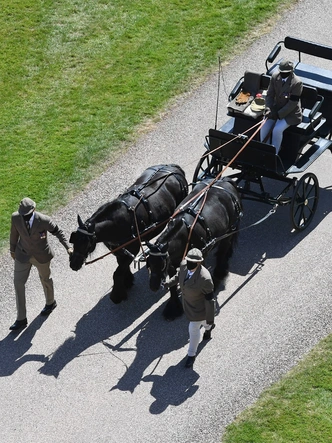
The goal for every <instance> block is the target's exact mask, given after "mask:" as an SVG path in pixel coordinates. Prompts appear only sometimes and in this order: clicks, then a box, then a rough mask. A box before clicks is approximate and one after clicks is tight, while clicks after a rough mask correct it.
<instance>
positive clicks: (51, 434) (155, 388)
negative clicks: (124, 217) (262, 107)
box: [0, 0, 332, 443]
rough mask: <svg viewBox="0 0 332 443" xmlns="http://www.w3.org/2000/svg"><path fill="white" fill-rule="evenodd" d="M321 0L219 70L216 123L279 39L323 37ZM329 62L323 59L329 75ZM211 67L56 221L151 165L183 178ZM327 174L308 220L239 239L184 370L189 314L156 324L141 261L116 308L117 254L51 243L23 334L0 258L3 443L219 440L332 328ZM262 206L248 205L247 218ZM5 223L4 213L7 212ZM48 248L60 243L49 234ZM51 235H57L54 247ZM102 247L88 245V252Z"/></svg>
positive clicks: (269, 226) (34, 283) (197, 142)
mask: <svg viewBox="0 0 332 443" xmlns="http://www.w3.org/2000/svg"><path fill="white" fill-rule="evenodd" d="M331 12H332V6H331V3H330V1H329V0H321V1H320V2H319V7H317V2H314V1H313V0H303V1H299V2H298V4H297V6H296V7H295V8H294V9H293V10H291V11H287V12H285V14H284V16H282V17H281V18H280V20H279V21H278V22H277V23H276V25H275V27H273V29H271V33H269V34H268V35H265V36H262V37H261V38H259V39H258V40H257V41H256V42H255V43H254V44H253V45H252V46H251V47H250V48H248V50H247V51H246V52H245V53H244V54H243V55H241V57H236V58H234V59H233V60H231V61H230V63H229V64H228V65H227V66H225V67H224V68H223V79H224V84H222V88H221V97H220V103H219V105H220V110H219V120H218V125H221V124H222V123H223V122H225V121H226V120H227V116H226V104H227V97H226V96H225V94H224V93H223V88H224V87H225V89H226V91H230V90H231V88H232V87H233V85H234V84H235V82H236V81H237V80H238V79H239V78H240V77H241V76H242V75H243V73H244V71H245V70H246V69H249V70H258V71H261V72H263V71H264V62H265V57H266V56H267V54H268V53H269V52H270V50H271V49H272V47H273V46H274V44H275V43H276V42H277V41H279V40H282V39H283V38H284V37H285V36H286V35H292V36H297V37H301V38H305V39H308V40H311V41H316V42H321V43H327V44H328V43H329V42H330V35H331V25H330V16H331V14H330V13H331ZM331 63H332V62H329V61H322V65H324V66H326V67H328V68H330V69H331V68H332V67H331ZM216 96H217V73H215V74H213V75H211V77H210V78H209V79H207V81H206V82H205V83H204V84H203V85H202V86H201V87H199V88H198V89H196V90H195V91H193V92H192V93H190V94H188V95H187V96H185V97H182V98H180V99H179V100H178V102H177V103H176V105H175V106H174V107H172V109H171V110H170V111H169V113H168V114H167V115H165V116H164V117H163V119H162V121H161V122H160V123H158V124H156V125H155V127H154V128H152V129H151V131H150V132H149V133H148V134H146V135H144V136H143V137H141V138H140V139H139V140H138V141H137V143H135V144H134V145H133V146H132V147H131V148H130V149H129V150H128V152H127V153H126V154H125V155H124V156H123V157H122V158H121V159H120V160H119V161H118V162H117V163H116V164H115V165H114V166H112V167H110V168H109V169H108V170H107V171H106V172H105V173H104V174H103V175H102V176H101V177H100V178H98V179H97V180H95V181H93V182H91V183H90V184H89V185H88V186H87V187H86V189H85V190H84V191H83V192H81V193H80V194H79V195H78V196H77V197H76V198H75V199H74V200H73V201H72V202H70V203H69V204H68V205H67V206H66V207H64V208H63V209H62V210H61V211H59V212H57V213H56V214H54V219H55V220H56V221H57V222H58V223H59V225H60V226H61V227H62V228H63V229H64V231H65V232H66V234H67V235H68V237H69V235H70V232H71V231H73V230H75V229H76V217H77V214H80V215H81V216H82V218H83V219H86V218H87V217H88V216H90V215H91V214H92V213H93V212H94V211H95V210H96V209H97V208H98V207H99V206H100V205H101V204H102V203H104V202H105V201H108V200H110V199H112V198H114V197H115V196H117V195H118V194H119V193H120V192H122V191H123V190H124V189H125V188H126V186H128V185H130V184H131V183H132V182H133V181H134V180H135V179H136V177H137V176H138V175H139V173H140V172H141V171H143V170H144V169H145V168H146V167H148V166H150V165H152V164H160V163H178V164H180V165H181V166H182V167H183V168H184V169H185V171H186V173H187V177H188V180H189V181H190V180H191V177H192V174H193V171H194V168H195V165H196V163H197V161H198V159H199V157H200V155H201V154H202V153H203V152H204V147H203V143H204V137H205V135H206V134H207V131H208V129H209V128H210V127H214V118H215V106H216ZM331 169H332V157H331V154H330V153H329V152H327V153H325V154H323V155H322V156H321V158H319V159H318V160H317V161H316V162H315V164H314V165H313V166H312V167H311V168H310V171H311V172H314V173H316V174H317V176H318V178H319V181H320V201H319V206H318V210H317V213H316V215H315V218H314V220H313V222H312V224H311V225H310V226H309V227H308V229H307V230H305V231H304V232H303V233H300V234H298V233H292V232H291V226H290V221H289V207H284V208H280V209H279V210H278V211H277V213H276V214H275V215H273V216H272V217H270V218H269V219H268V220H266V221H265V222H264V223H262V224H260V225H258V226H255V227H254V228H251V229H248V230H246V231H244V232H243V233H242V234H241V236H240V238H239V242H238V246H237V249H236V252H235V254H234V256H233V258H232V261H231V272H230V275H229V277H228V279H227V282H226V287H225V289H224V290H222V291H220V293H219V295H218V304H219V308H220V309H219V313H218V316H217V318H216V325H217V326H216V328H215V330H214V331H213V339H212V340H211V341H210V342H208V343H205V344H204V345H201V347H200V353H199V355H198V357H197V359H196V362H195V365H194V368H193V370H188V369H185V368H184V367H183V365H184V358H185V355H186V349H187V321H186V319H185V318H180V319H177V320H176V321H174V322H170V323H168V322H165V321H164V320H163V318H162V315H161V312H162V308H163V305H164V303H165V301H166V300H167V295H165V294H164V293H163V292H161V291H160V293H157V294H154V293H151V292H150V290H149V289H148V275H147V271H146V268H145V267H142V268H141V269H140V270H136V279H135V286H134V288H133V289H132V291H131V293H130V296H129V299H128V300H127V301H126V302H124V303H122V304H120V305H113V304H112V303H111V302H110V300H109V298H108V296H107V293H108V291H109V290H110V288H111V286H112V273H113V271H114V269H115V259H114V257H111V256H110V257H107V258H105V259H104V260H102V261H99V262H97V263H95V264H93V265H90V266H86V267H85V268H84V269H82V270H80V271H79V272H73V271H72V270H71V269H70V268H69V266H68V257H67V255H66V252H65V250H64V249H63V248H62V247H61V245H59V244H57V243H56V242H55V241H54V242H53V243H54V247H55V250H56V258H55V259H54V260H53V276H54V279H55V285H56V299H57V302H58V307H57V308H56V310H55V311H54V312H53V313H52V314H51V315H50V317H49V318H47V319H46V320H44V319H43V318H41V317H40V316H39V312H40V310H41V309H42V307H43V305H44V298H43V294H42V291H41V286H40V283H39V281H38V276H37V274H36V272H32V274H31V278H30V280H29V283H28V289H27V299H28V301H27V303H28V320H29V327H28V328H27V329H25V330H24V331H23V332H22V333H21V334H18V335H17V334H16V335H15V334H12V333H9V331H8V327H9V326H10V324H11V323H12V322H13V321H14V319H15V300H14V291H13V286H12V270H13V263H12V260H11V259H10V257H9V255H7V254H6V255H4V256H2V257H0V266H1V276H0V279H1V285H0V301H1V304H0V310H1V315H0V334H1V337H0V355H1V359H0V390H1V398H0V409H1V415H0V417H1V418H0V424H1V437H0V441H1V442H4V443H14V442H15V443H21V442H34V443H38V442H43V443H45V442H47V443H48V442H52V443H62V442H66V443H71V442H80V443H91V442H96V443H113V442H114V443H128V442H135V443H141V442H142V443H143V442H144V443H157V442H163V443H166V442H172V443H176V442H181V443H196V442H204V443H216V442H218V441H220V439H221V436H222V433H223V431H224V429H225V426H226V425H227V424H229V423H230V422H232V420H233V419H234V418H235V417H236V416H237V415H238V414H239V413H240V412H241V411H242V410H243V409H244V408H246V407H247V406H248V405H250V404H252V403H253V402H254V401H255V400H256V399H257V397H258V396H259V394H260V393H261V392H262V390H263V389H264V388H266V387H267V386H269V385H270V384H271V383H273V382H274V381H276V380H278V379H279V378H280V377H281V376H282V375H283V374H285V373H286V372H287V371H288V370H289V369H290V368H292V367H293V366H294V365H295V364H296V363H297V362H298V361H299V360H300V359H301V358H302V357H303V355H304V354H306V353H307V352H308V351H309V350H310V349H311V348H312V347H313V346H314V345H315V344H316V343H317V342H318V341H319V340H320V339H322V338H323V337H325V336H327V335H328V334H329V333H331V329H332V327H331V280H332V277H331V272H330V270H331V246H330V245H331V244H332V238H331V237H332V234H331V232H332V220H331V216H330V211H331V195H330V193H331ZM268 209H269V208H267V207H265V206H264V205H258V204H250V203H246V204H245V216H244V224H249V223H250V222H252V221H254V220H257V219H258V218H260V217H261V216H263V215H265V214H266V212H267V211H268ZM8 216H10V214H8ZM54 240H56V239H54ZM52 241H53V239H52ZM103 252H105V248H103V247H102V246H98V248H97V250H96V252H95V253H94V255H93V257H97V256H98V255H100V254H102V253H103Z"/></svg>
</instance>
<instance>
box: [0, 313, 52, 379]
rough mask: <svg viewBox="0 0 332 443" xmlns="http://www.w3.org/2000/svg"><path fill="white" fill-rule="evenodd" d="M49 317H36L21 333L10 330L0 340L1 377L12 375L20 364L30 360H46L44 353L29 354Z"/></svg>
mask: <svg viewBox="0 0 332 443" xmlns="http://www.w3.org/2000/svg"><path fill="white" fill-rule="evenodd" d="M46 319H47V317H40V316H38V317H36V318H35V319H34V320H33V321H32V322H31V323H30V324H29V325H28V327H27V328H26V329H24V330H23V331H22V332H21V333H19V334H18V333H17V332H14V331H13V332H10V333H9V334H8V335H7V337H5V338H4V339H3V340H1V341H0V355H1V358H0V377H8V376H10V375H12V374H13V373H14V372H15V371H16V370H17V369H18V368H19V367H20V366H22V365H24V363H27V362H29V361H40V362H46V361H47V357H46V356H45V355H43V354H27V355H25V354H26V353H27V352H28V351H29V349H30V348H31V346H32V339H33V337H34V335H35V334H36V332H37V331H38V329H39V328H40V327H41V326H42V324H43V323H44V321H45V320H46Z"/></svg>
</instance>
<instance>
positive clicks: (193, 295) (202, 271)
mask: <svg viewBox="0 0 332 443" xmlns="http://www.w3.org/2000/svg"><path fill="white" fill-rule="evenodd" d="M202 262H203V255H202V252H201V251H200V250H199V249H197V248H193V249H191V250H190V251H189V252H188V254H187V256H186V258H185V260H183V261H182V262H181V264H180V268H179V270H178V272H177V273H176V274H175V275H174V277H172V278H171V279H170V280H169V281H168V283H167V284H166V285H167V286H168V287H171V286H174V285H176V284H179V285H180V289H181V292H182V304H183V310H184V313H185V314H186V317H187V318H188V320H189V348H188V356H187V360H186V363H185V366H186V367H187V368H190V367H192V366H193V364H194V361H195V358H196V352H197V348H198V344H199V341H200V338H201V332H200V329H201V327H202V326H203V328H204V329H205V332H204V335H203V340H209V339H210V338H211V331H212V329H213V328H214V326H215V325H214V314H215V299H214V294H213V290H214V285H213V280H212V277H211V274H210V272H209V271H208V270H207V269H206V268H205V267H204V266H203V265H202Z"/></svg>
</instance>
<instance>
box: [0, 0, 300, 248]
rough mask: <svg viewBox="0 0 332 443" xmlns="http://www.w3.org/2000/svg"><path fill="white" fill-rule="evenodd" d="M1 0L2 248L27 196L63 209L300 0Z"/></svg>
mask: <svg viewBox="0 0 332 443" xmlns="http://www.w3.org/2000/svg"><path fill="white" fill-rule="evenodd" d="M0 1H1V8H0V24H1V26H0V37H1V43H2V46H1V53H0V96H1V107H0V137H1V138H0V140H1V142H0V156H1V169H0V183H1V193H0V248H1V246H4V245H5V244H6V246H7V244H8V232H9V227H10V214H11V213H12V212H13V211H15V210H17V207H18V203H19V201H20V200H21V199H22V197H24V196H30V197H31V198H33V199H34V200H35V201H37V202H38V210H40V211H46V212H47V213H50V214H51V213H52V212H54V211H55V210H56V209H57V208H58V207H59V206H61V205H62V204H64V203H66V202H67V201H68V200H69V199H70V198H71V197H72V196H73V195H74V192H77V191H78V190H80V189H81V188H82V187H83V186H84V185H85V184H86V183H87V181H88V180H90V179H91V178H93V177H94V176H96V175H98V174H100V173H101V171H102V170H103V169H105V168H106V167H108V166H109V165H110V164H111V162H112V161H114V159H115V158H116V157H117V156H118V155H119V154H120V153H121V152H123V150H124V149H125V148H126V146H128V144H129V143H130V142H132V141H133V138H134V134H135V133H140V132H141V131H142V130H144V127H145V126H146V125H147V123H148V122H149V121H151V119H157V118H158V116H159V115H161V113H162V111H163V110H165V108H166V107H167V105H168V104H169V103H170V100H171V98H172V97H175V96H176V95H178V94H179V93H183V92H184V91H186V90H188V89H189V88H190V87H192V85H193V84H196V85H197V84H198V82H200V81H203V80H204V77H205V76H206V75H207V73H209V72H211V70H212V69H216V66H217V61H218V55H219V54H220V55H221V57H222V60H223V61H225V60H226V59H227V58H228V57H230V55H232V54H234V51H235V50H239V49H240V48H244V46H245V45H249V44H250V42H251V41H252V39H253V38H254V37H255V36H252V37H251V38H248V30H249V29H250V27H251V23H256V22H257V20H256V19H257V17H260V22H261V23H264V32H267V31H268V29H267V26H266V24H267V23H268V18H269V17H272V18H273V17H274V16H275V13H276V11H278V10H282V11H283V12H284V10H285V6H288V5H291V4H293V3H295V2H296V0H282V1H280V0H200V1H197V0H135V1H133V2H128V1H127V0H126V1H123V0H117V2H110V1H106V0H85V1H77V0H62V1H57V0H52V1H51V0H34V1H32V0H13V1H11V2H5V1H3V0H0ZM244 17H245V20H244ZM255 32H256V35H257V29H256V30H255ZM244 36H245V37H244Z"/></svg>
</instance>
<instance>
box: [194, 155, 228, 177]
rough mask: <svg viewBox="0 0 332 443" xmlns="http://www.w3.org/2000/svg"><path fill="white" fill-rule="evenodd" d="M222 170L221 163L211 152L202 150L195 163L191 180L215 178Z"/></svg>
mask: <svg viewBox="0 0 332 443" xmlns="http://www.w3.org/2000/svg"><path fill="white" fill-rule="evenodd" d="M221 170H222V164H221V163H219V162H218V161H217V160H216V159H215V158H214V157H213V156H212V155H211V154H209V153H208V152H206V151H205V152H204V154H203V155H202V157H201V158H200V159H199V162H198V163H197V166H196V169H195V172H194V176H193V182H194V183H197V182H199V181H201V180H204V179H205V178H215V177H216V176H217V175H218V174H219V173H220V172H221Z"/></svg>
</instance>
